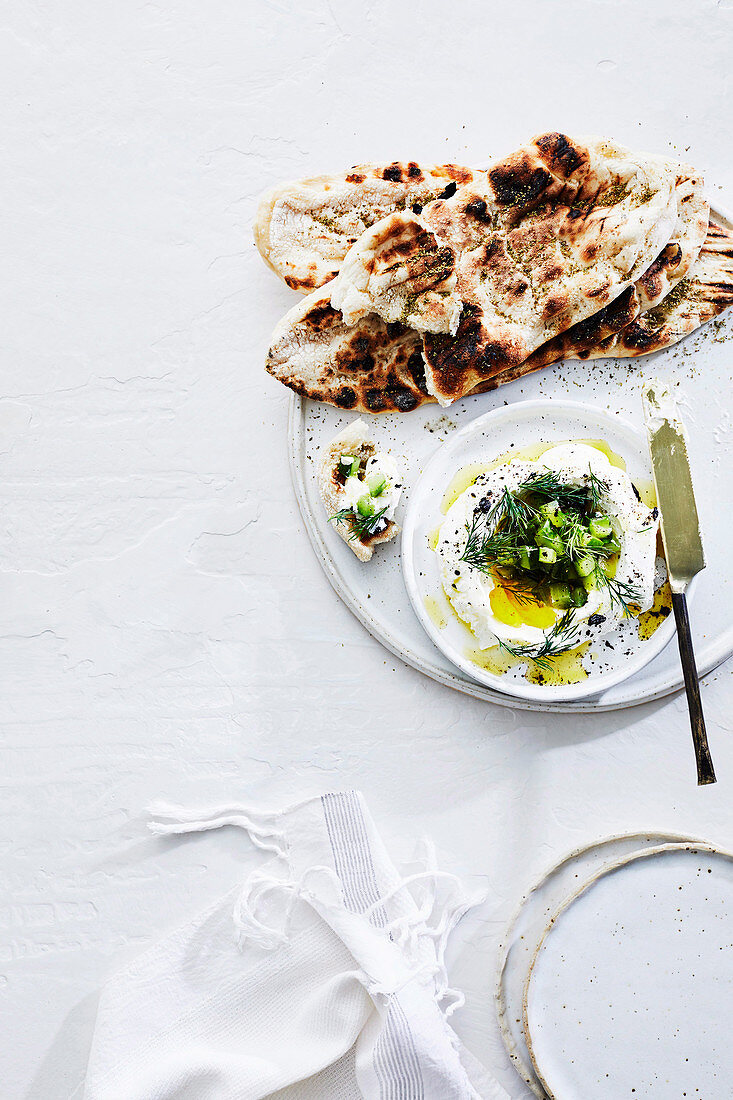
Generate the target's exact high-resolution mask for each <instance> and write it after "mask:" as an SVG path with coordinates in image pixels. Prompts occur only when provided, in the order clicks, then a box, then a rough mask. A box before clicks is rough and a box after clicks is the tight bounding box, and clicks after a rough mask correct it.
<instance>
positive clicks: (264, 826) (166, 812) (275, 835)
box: [148, 801, 296, 859]
mask: <svg viewBox="0 0 733 1100" xmlns="http://www.w3.org/2000/svg"><path fill="white" fill-rule="evenodd" d="M295 808H296V807H294V806H292V807H290V809H295ZM287 812H288V811H279V812H277V813H266V812H263V811H260V810H253V809H251V807H247V806H243V805H241V804H239V803H231V804H223V805H216V806H210V807H208V808H206V809H203V808H202V807H197V808H195V809H194V808H188V809H187V808H185V807H183V806H178V805H176V804H174V803H172V802H162V801H157V802H152V803H151V804H150V805H149V806H148V813H149V814H150V816H151V817H152V818H153V820H151V821H149V822H148V828H149V829H150V831H151V832H152V833H155V834H156V836H172V835H175V834H181V833H202V832H206V831H208V830H210V829H221V828H223V827H224V826H225V825H234V826H235V827H236V828H238V829H244V830H245V832H246V833H248V834H249V838H250V840H251V841H252V843H253V844H254V845H255V846H256V847H257V848H262V849H263V851H268V852H274V853H275V855H277V856H280V857H281V858H282V859H287V843H286V840H285V833H284V831H283V830H282V829H279V828H277V825H276V822H277V820H278V819H279V818H281V817H282V816H283V814H284V813H287Z"/></svg>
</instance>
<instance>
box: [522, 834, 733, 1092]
mask: <svg viewBox="0 0 733 1100" xmlns="http://www.w3.org/2000/svg"><path fill="white" fill-rule="evenodd" d="M675 851H676V852H680V851H693V852H699V851H703V852H710V853H711V854H712V855H716V856H722V857H723V858H724V859H726V860H728V861H730V862H731V863H733V851H728V850H727V849H725V848H720V847H718V845H716V844H710V843H708V842H707V841H677V842H671V843H668V844H660V845H658V846H657V847H654V848H647V849H645V850H642V851H639V852H633V853H631V854H630V855H629V856H627V857H626V858H624V859H619V860H616V861H615V862H614V863H613V864H611V865H610V866H608V867H604V868H603V869H602V870H601V871H599V872H598V873H597V874H595V875H593V877H592V878H590V879H589V880H588V881H587V882H585V883H584V884H583V885H582V886H581V887H580V888H579V889H578V890H577V891H575V893H574V894H573V895H572V896H571V897H569V898H568V899H567V900H566V901H565V903H564V904H563V905H561V906H560V908H559V909H558V911H557V912H556V913H555V915H554V916H553V917H552V919H551V920H550V921H549V922H548V924H547V927H546V928H545V931H544V933H543V935H542V939H541V940H540V942H539V944H538V945H537V949H536V950H535V952H534V955H533V957H532V961H531V963H530V966H529V970H528V972H527V979H526V981H525V984H524V993H523V996H522V1030H523V1031H524V1039H525V1042H526V1044H527V1050H528V1051H529V1055H530V1058H531V1059H532V1068H533V1069H534V1072H535V1074H536V1075H537V1079H538V1080H539V1081H540V1083H541V1085H542V1088H543V1089H544V1090H545V1093H546V1097H547V1100H566V1098H564V1097H559V1096H558V1095H557V1093H554V1092H553V1091H552V1089H551V1088H550V1086H549V1084H548V1083H547V1081H546V1080H545V1077H544V1076H543V1074H542V1072H541V1070H540V1069H539V1066H538V1065H537V1059H536V1056H535V1051H534V1047H533V1044H532V1037H531V1033H530V1029H529V1022H528V999H529V990H530V985H531V981H532V977H533V975H534V970H535V965H536V963H537V961H538V959H539V957H540V955H541V954H542V951H543V949H544V947H545V945H546V944H547V942H548V940H549V937H550V936H551V935H552V932H553V930H554V929H555V928H556V926H557V922H558V921H559V919H560V918H561V917H562V915H563V913H565V912H567V910H568V909H569V908H570V906H571V905H573V904H574V903H575V902H576V901H578V900H579V898H581V897H582V896H583V895H584V894H585V893H587V892H588V891H589V890H590V889H592V888H593V886H595V885H596V884H597V883H598V882H599V881H600V880H601V879H602V878H605V877H606V875H610V874H613V873H614V872H616V871H620V870H621V868H622V867H625V866H627V865H628V864H630V863H636V862H638V861H639V860H642V859H652V858H653V857H654V856H660V855H666V854H667V853H669V852H675Z"/></svg>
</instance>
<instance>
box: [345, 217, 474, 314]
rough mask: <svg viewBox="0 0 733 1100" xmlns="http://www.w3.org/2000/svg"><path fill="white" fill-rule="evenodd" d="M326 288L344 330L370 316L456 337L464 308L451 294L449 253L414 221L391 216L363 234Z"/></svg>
mask: <svg viewBox="0 0 733 1100" xmlns="http://www.w3.org/2000/svg"><path fill="white" fill-rule="evenodd" d="M329 285H330V290H331V305H332V306H333V307H334V308H335V309H338V310H340V311H341V314H342V316H343V318H344V321H345V322H346V324H347V325H353V324H355V323H356V322H357V321H358V320H359V319H360V318H361V317H366V315H367V314H369V313H376V314H378V315H379V316H380V317H381V318H382V319H383V320H384V321H400V322H401V323H402V324H404V325H409V326H410V328H415V329H419V330H420V331H421V332H455V331H456V329H457V328H458V320H459V318H460V316H461V309H462V306H463V303H462V302H461V299H460V298H459V297H457V295H456V294H455V289H456V273H455V265H454V256H453V250H452V249H450V248H448V247H446V246H441V245H440V243H439V242H438V241H437V240H436V238H435V235H434V234H433V233H430V232H428V230H427V229H425V228H424V227H423V226H422V225H421V224H420V222H419V221H418V220H417V218H414V217H410V218H407V217H405V215H404V214H390V215H388V216H387V217H386V218H382V220H381V221H378V222H377V224H376V225H375V226H373V227H372V228H371V229H367V230H366V231H365V232H364V233H362V235H361V237H359V240H358V241H357V242H356V244H355V245H353V246H352V247H351V248H350V249H349V251H348V253H347V255H346V259H345V260H344V262H343V265H342V267H341V270H340V272H339V274H338V275H337V276H336V278H335V279H334V280H333V282H332V283H330V284H329Z"/></svg>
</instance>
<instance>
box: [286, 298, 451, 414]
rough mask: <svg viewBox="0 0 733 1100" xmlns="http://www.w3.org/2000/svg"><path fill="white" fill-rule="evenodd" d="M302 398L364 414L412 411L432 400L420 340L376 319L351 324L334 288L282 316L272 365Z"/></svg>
mask: <svg viewBox="0 0 733 1100" xmlns="http://www.w3.org/2000/svg"><path fill="white" fill-rule="evenodd" d="M265 366H266V368H267V370H268V371H269V372H270V374H272V375H273V377H275V378H277V379H278V381H280V382H282V383H283V384H284V385H286V386H289V387H290V389H292V390H295V392H296V393H299V394H302V395H303V396H304V397H310V398H312V399H313V400H314V401H325V402H326V403H327V404H329V405H336V406H337V407H338V408H340V409H353V410H355V411H359V412H372V413H375V412H390V411H397V412H409V411H410V410H411V409H416V408H417V407H418V405H423V404H424V403H425V402H426V401H428V400H430V398H429V396H428V392H427V389H426V388H425V372H424V368H423V358H422V340H421V336H420V333H418V332H414V331H413V330H411V329H408V328H406V326H405V325H402V324H399V323H395V324H388V323H387V322H385V321H383V320H382V319H381V317H378V316H377V315H376V314H374V313H372V314H369V315H368V316H365V317H363V318H361V319H360V320H359V321H358V322H357V324H355V325H347V324H346V323H345V322H344V319H343V317H342V315H341V313H340V312H339V311H338V310H337V309H334V308H333V306H332V305H331V296H330V290H329V288H328V286H326V287H323V288H321V289H320V290H316V291H314V292H313V293H312V294H310V295H309V296H308V297H307V298H304V299H302V300H301V301H299V302H298V303H297V305H295V306H294V307H293V309H291V310H290V312H289V313H287V314H286V315H285V317H283V319H282V321H281V322H280V323H279V325H278V326H277V328H276V329H275V332H274V333H273V337H272V344H271V346H270V350H269V352H268V353H267V361H266V364H265Z"/></svg>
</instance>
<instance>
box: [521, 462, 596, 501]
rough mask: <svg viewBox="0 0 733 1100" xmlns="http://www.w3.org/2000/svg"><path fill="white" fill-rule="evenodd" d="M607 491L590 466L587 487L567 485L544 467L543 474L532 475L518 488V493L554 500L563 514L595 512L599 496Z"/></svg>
mask: <svg viewBox="0 0 733 1100" xmlns="http://www.w3.org/2000/svg"><path fill="white" fill-rule="evenodd" d="M607 489H608V485H607V484H606V482H605V481H601V479H600V478H599V477H597V476H596V474H594V473H593V470H592V469H591V467H590V466H589V467H588V483H587V485H568V484H567V483H566V482H564V481H561V480H560V478H559V477H558V476H557V474H556V473H555V471H554V470H550V469H549V467H545V469H544V472H543V473H541V474H540V473H537V474H534V475H533V476H532V477H529V478H527V480H526V481H523V482H522V484H521V485H520V486H519V492H527V493H533V494H534V495H535V496H537V497H540V498H541V499H543V500H556V501H557V502H558V504H559V505H560V507H561V508H562V510H563V511H564V512H565V511H572V512H586V511H589V510H590V511H594V512H595V511H597V510H598V505H599V502H600V498H601V495H602V494H603V492H605V491H606V490H607Z"/></svg>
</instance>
